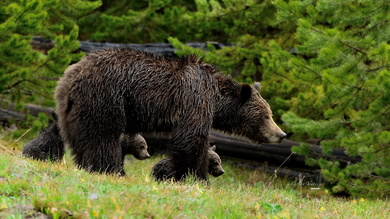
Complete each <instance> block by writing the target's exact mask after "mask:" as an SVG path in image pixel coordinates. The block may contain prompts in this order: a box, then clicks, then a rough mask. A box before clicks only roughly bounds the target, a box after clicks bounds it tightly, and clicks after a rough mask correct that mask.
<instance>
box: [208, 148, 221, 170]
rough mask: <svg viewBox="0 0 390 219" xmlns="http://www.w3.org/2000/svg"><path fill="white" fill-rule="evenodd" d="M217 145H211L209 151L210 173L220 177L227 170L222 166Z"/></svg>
mask: <svg viewBox="0 0 390 219" xmlns="http://www.w3.org/2000/svg"><path fill="white" fill-rule="evenodd" d="M215 149H216V146H215V145H213V146H212V147H210V149H209V151H208V153H209V173H210V174H211V175H213V176H214V177H218V176H220V175H222V174H224V173H225V170H223V168H222V162H221V158H220V157H219V155H218V154H217V153H216V152H215Z"/></svg>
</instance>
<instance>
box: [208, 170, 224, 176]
mask: <svg viewBox="0 0 390 219" xmlns="http://www.w3.org/2000/svg"><path fill="white" fill-rule="evenodd" d="M224 173H225V170H223V169H222V168H218V169H216V170H214V171H213V172H212V173H211V175H213V176H214V177H218V176H221V175H222V174H224Z"/></svg>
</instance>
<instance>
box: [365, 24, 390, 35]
mask: <svg viewBox="0 0 390 219" xmlns="http://www.w3.org/2000/svg"><path fill="white" fill-rule="evenodd" d="M388 22H389V20H385V21H382V22H378V23H376V24H375V25H373V26H372V27H370V28H368V29H367V30H366V31H365V32H364V33H363V35H362V38H364V37H366V36H367V34H368V33H369V32H370V31H371V30H372V29H374V28H375V27H377V26H378V25H379V24H381V23H384V24H385V23H388Z"/></svg>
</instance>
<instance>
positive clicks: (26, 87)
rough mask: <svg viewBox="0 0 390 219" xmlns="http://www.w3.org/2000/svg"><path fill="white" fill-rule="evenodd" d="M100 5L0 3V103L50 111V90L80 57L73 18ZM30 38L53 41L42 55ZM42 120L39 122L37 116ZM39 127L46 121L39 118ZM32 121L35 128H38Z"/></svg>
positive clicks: (46, 0) (49, 0)
mask: <svg viewBox="0 0 390 219" xmlns="http://www.w3.org/2000/svg"><path fill="white" fill-rule="evenodd" d="M99 5H100V2H85V1H81V0H66V1H58V0H5V1H1V2H0V57H1V59H0V96H1V100H2V104H5V103H8V102H13V103H16V106H15V108H16V109H17V110H23V109H24V105H25V103H27V102H30V103H37V104H41V105H45V106H51V107H53V106H54V101H53V90H54V87H55V85H56V81H57V79H58V78H59V77H60V76H61V75H62V73H63V71H64V69H65V68H66V67H67V66H68V65H69V64H70V63H71V62H72V61H77V60H78V59H79V58H80V57H81V56H82V55H83V54H79V53H72V52H74V51H76V50H77V49H78V47H79V43H78V42H77V37H78V31H79V30H78V26H77V24H76V19H75V14H76V15H77V14H82V13H86V12H88V11H90V10H92V9H94V8H96V7H98V6H99ZM33 36H42V37H44V38H45V39H47V40H54V41H55V46H54V47H53V48H52V49H50V50H49V51H48V52H47V54H42V53H40V52H38V51H33V50H32V48H31V46H30V41H31V39H32V37H33ZM40 118H41V117H40ZM41 120H42V121H41V122H43V123H44V122H45V121H46V120H45V119H44V117H42V119H41ZM41 122H39V121H36V122H34V125H35V126H34V129H36V130H39V129H40V128H41V125H42V124H41Z"/></svg>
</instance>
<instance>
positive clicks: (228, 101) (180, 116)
mask: <svg viewBox="0 0 390 219" xmlns="http://www.w3.org/2000/svg"><path fill="white" fill-rule="evenodd" d="M215 72H216V70H215V69H214V68H213V67H212V66H210V65H208V64H205V63H203V62H202V61H201V60H199V59H198V58H196V57H195V56H189V57H184V58H171V57H165V56H162V55H156V54H153V53H148V52H140V51H137V50H132V49H113V50H100V51H96V52H94V53H90V54H89V55H88V56H86V57H84V58H83V59H82V60H81V61H80V62H78V63H76V64H74V65H72V66H70V67H69V68H68V69H67V70H66V71H65V75H64V77H63V78H61V79H60V80H59V82H58V84H57V87H56V93H55V98H56V100H57V114H58V117H59V120H58V124H59V128H60V134H61V136H62V138H63V139H64V140H65V141H66V142H67V143H68V144H69V146H70V148H71V149H72V151H73V153H74V155H75V162H76V163H77V164H78V165H79V167H81V168H84V169H86V170H90V171H97V172H107V173H116V172H122V171H123V170H122V165H121V157H122V151H121V147H120V136H121V134H122V133H125V134H128V135H130V136H131V135H134V134H137V133H141V132H152V131H157V132H171V133H172V134H171V142H170V151H171V157H172V158H171V159H170V165H172V168H173V169H174V170H175V173H174V178H175V179H177V180H180V179H181V178H182V177H183V176H184V175H185V174H186V173H188V172H192V173H195V176H196V177H197V178H199V179H203V180H207V178H208V171H207V170H208V168H207V167H208V160H209V159H208V152H207V151H208V148H209V146H208V135H209V130H210V128H211V127H212V126H213V127H214V128H217V129H220V130H222V131H225V132H229V133H237V134H240V135H244V136H247V137H248V138H250V139H252V140H253V141H256V142H260V143H263V142H278V141H280V140H281V138H283V137H284V136H285V134H284V133H283V132H282V130H280V129H279V127H277V126H276V124H275V123H274V122H273V120H272V117H271V116H272V113H271V110H270V108H269V105H268V104H267V103H266V101H265V100H263V99H262V98H261V97H260V95H259V93H258V92H257V91H256V90H255V89H254V88H252V87H250V86H249V85H247V84H239V83H237V82H235V81H233V80H232V79H231V78H228V77H224V76H221V75H219V74H215ZM271 121H272V122H271ZM274 124H275V125H274ZM274 126H275V127H277V128H275V127H274Z"/></svg>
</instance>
